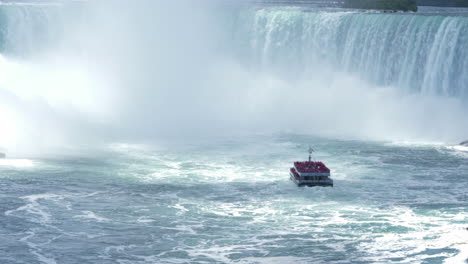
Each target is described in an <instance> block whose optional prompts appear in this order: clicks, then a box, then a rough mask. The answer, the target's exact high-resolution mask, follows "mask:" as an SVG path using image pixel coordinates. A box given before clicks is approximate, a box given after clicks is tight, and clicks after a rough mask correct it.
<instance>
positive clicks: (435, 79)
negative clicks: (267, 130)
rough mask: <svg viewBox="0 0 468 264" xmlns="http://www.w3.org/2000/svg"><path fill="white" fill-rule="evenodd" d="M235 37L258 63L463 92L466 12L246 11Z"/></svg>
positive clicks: (467, 79) (467, 64) (420, 89)
mask: <svg viewBox="0 0 468 264" xmlns="http://www.w3.org/2000/svg"><path fill="white" fill-rule="evenodd" d="M235 30H236V32H235V34H236V35H235V41H236V44H238V45H239V47H242V48H243V49H242V50H240V51H239V53H246V52H247V53H246V54H248V55H247V58H248V59H249V60H248V63H251V64H253V65H255V67H257V68H260V69H265V70H268V69H272V68H273V69H275V68H277V70H278V71H277V72H284V71H285V70H286V71H288V72H290V71H292V72H294V73H296V74H297V73H299V74H303V73H304V74H309V73H310V71H308V70H310V69H312V72H313V71H314V70H315V69H316V68H317V67H320V65H323V64H330V65H332V67H333V68H334V69H335V70H341V71H347V72H351V73H355V74H357V75H359V76H361V77H362V78H365V79H366V80H369V81H372V82H373V83H375V84H377V85H383V86H388V85H392V86H396V87H398V88H399V89H404V90H407V91H410V92H416V93H422V94H432V95H445V96H454V97H464V96H465V95H466V90H467V89H468V88H467V87H468V60H467V58H468V48H467V45H468V44H467V43H468V34H466V32H468V18H467V17H464V16H428V15H407V14H375V13H373V14H372V13H368V14H365V13H354V12H310V11H309V12H305V11H304V10H301V9H296V8H290V9H285V8H280V9H261V10H252V11H250V12H243V13H242V14H240V15H239V16H238V18H237V21H236V29H235Z"/></svg>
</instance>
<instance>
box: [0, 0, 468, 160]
mask: <svg viewBox="0 0 468 264" xmlns="http://www.w3.org/2000/svg"><path fill="white" fill-rule="evenodd" d="M0 9H1V13H0V16H1V21H2V24H1V27H2V29H1V31H0V32H1V34H0V35H1V37H0V42H1V45H0V48H1V51H0V70H1V72H2V74H1V76H0V89H1V93H0V100H1V101H2V106H3V108H4V109H3V110H2V115H0V118H2V132H3V134H4V135H3V136H2V139H1V141H0V142H1V145H2V146H3V147H5V148H8V149H10V150H11V151H13V152H14V151H18V152H21V151H26V152H28V151H33V150H34V149H37V150H38V151H44V150H46V149H52V148H63V147H64V146H66V147H77V146H80V145H83V144H84V145H87V146H90V145H95V144H96V143H99V144H107V143H110V142H115V141H139V140H159V139H162V140H164V139H178V140H187V141H190V140H195V139H197V138H209V137H213V136H225V135H235V134H239V133H241V134H252V133H276V132H294V133H305V134H315V135H321V136H331V137H340V138H361V139H372V140H413V141H438V142H439V141H445V142H457V141H460V140H462V139H464V138H465V137H466V136H465V131H466V129H467V128H468V121H466V119H465V118H464V113H465V111H466V108H467V106H466V104H465V103H464V98H465V97H466V89H467V88H466V87H467V85H468V77H467V76H468V72H466V71H467V69H468V65H467V63H468V60H467V59H466V58H468V51H467V50H468V49H467V48H466V45H467V44H466V43H468V41H467V39H466V38H467V36H466V34H463V33H464V32H466V31H467V28H468V19H467V18H466V17H462V16H460V17H449V16H447V17H444V16H419V15H400V14H397V15H384V14H362V13H353V12H325V11H320V10H318V11H313V12H304V11H303V10H301V9H298V8H264V9H257V8H246V7H243V8H238V7H233V6H228V7H227V6H223V5H219V4H213V3H211V2H208V1H205V2H202V3H197V4H196V5H195V4H193V3H188V2H186V1H175V2H171V3H154V2H151V1H140V2H139V3H138V4H135V3H131V2H129V1H97V2H80V3H69V4H59V5H3V6H1V7H0ZM34 137H40V138H42V139H43V140H41V142H32V141H34V140H31V138H34Z"/></svg>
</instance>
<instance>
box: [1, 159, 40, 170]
mask: <svg viewBox="0 0 468 264" xmlns="http://www.w3.org/2000/svg"><path fill="white" fill-rule="evenodd" d="M34 165H35V162H33V161H32V160H29V159H0V166H4V167H14V168H31V167H34Z"/></svg>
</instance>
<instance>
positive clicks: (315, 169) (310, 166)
mask: <svg viewBox="0 0 468 264" xmlns="http://www.w3.org/2000/svg"><path fill="white" fill-rule="evenodd" d="M294 167H296V169H297V170H298V171H299V172H300V173H326V172H330V169H329V168H327V166H325V164H323V162H321V161H296V162H294Z"/></svg>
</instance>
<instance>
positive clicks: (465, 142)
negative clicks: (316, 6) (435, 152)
mask: <svg viewBox="0 0 468 264" xmlns="http://www.w3.org/2000/svg"><path fill="white" fill-rule="evenodd" d="M460 145H462V146H467V147H468V140H465V141H463V142H461V143H460Z"/></svg>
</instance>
